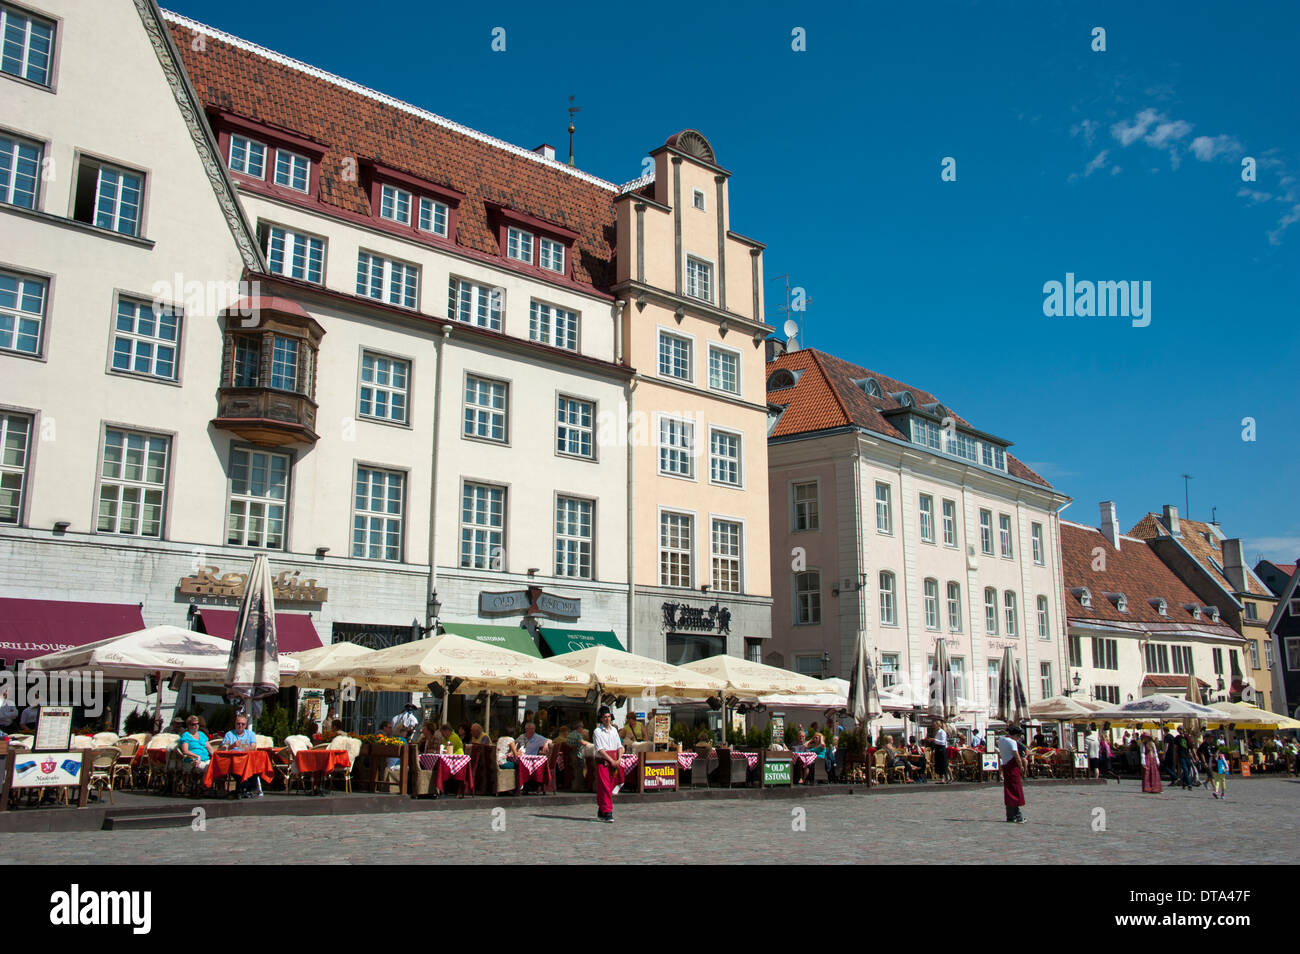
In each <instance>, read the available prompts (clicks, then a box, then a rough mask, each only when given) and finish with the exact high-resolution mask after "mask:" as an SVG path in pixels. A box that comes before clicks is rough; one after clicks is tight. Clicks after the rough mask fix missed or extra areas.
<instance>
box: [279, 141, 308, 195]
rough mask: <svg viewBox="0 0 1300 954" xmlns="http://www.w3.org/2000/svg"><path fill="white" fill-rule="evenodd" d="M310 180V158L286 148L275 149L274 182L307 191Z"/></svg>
mask: <svg viewBox="0 0 1300 954" xmlns="http://www.w3.org/2000/svg"><path fill="white" fill-rule="evenodd" d="M310 181H311V160H310V159H308V158H307V157H306V156H300V155H298V154H297V153H296V152H290V151H289V150H287V149H277V150H276V151H275V184H276V185H282V186H288V187H289V188H290V189H296V190H297V191H299V192H306V191H307V183H308V182H310Z"/></svg>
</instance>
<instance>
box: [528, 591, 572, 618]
mask: <svg viewBox="0 0 1300 954" xmlns="http://www.w3.org/2000/svg"><path fill="white" fill-rule="evenodd" d="M537 609H538V610H539V611H540V612H541V613H542V614H543V615H545V616H555V617H559V618H561V619H577V618H578V617H579V616H581V615H582V600H566V599H563V598H561V597H559V596H551V595H550V594H549V593H543V594H541V595H540V596H538V597H537Z"/></svg>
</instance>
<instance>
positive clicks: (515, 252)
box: [506, 225, 533, 265]
mask: <svg viewBox="0 0 1300 954" xmlns="http://www.w3.org/2000/svg"><path fill="white" fill-rule="evenodd" d="M506 256H507V257H508V258H513V259H514V260H515V261H518V262H527V263H528V264H529V265H531V264H533V233H532V232H525V231H524V230H523V229H517V228H515V227H514V226H513V225H512V226H510V227H509V228H507V229H506Z"/></svg>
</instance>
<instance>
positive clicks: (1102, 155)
mask: <svg viewBox="0 0 1300 954" xmlns="http://www.w3.org/2000/svg"><path fill="white" fill-rule="evenodd" d="M1109 152H1110V150H1109V149H1103V150H1102V151H1101V152H1099V153H1097V155H1096V156H1094V157H1093V160H1092V162H1090V163H1088V165H1087V166H1085V167H1084V169H1083V177H1084V178H1085V179H1086V178H1088V176H1090V175H1092V174H1093V173H1094V172H1096V171H1097V170H1098V169H1100V168H1101V167H1102V166H1104V165H1105V164H1106V155H1107V154H1108V153H1109Z"/></svg>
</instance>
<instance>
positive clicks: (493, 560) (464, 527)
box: [460, 481, 506, 570]
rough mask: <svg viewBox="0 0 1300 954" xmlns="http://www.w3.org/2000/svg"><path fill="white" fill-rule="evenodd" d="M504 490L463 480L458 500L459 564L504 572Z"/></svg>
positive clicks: (470, 567) (464, 567)
mask: <svg viewBox="0 0 1300 954" xmlns="http://www.w3.org/2000/svg"><path fill="white" fill-rule="evenodd" d="M505 534H506V490H505V488H504V487H494V486H492V485H491V484H472V483H469V482H468V481H466V483H465V487H464V490H463V491H462V493H461V501H460V565H461V567H462V568H463V569H467V570H504V569H505Z"/></svg>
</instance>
